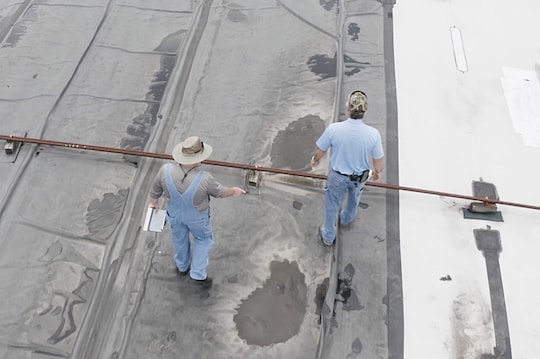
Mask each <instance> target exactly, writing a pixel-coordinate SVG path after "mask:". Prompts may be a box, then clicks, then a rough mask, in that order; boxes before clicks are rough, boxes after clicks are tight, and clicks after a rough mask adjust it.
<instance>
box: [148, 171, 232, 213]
mask: <svg viewBox="0 0 540 359" xmlns="http://www.w3.org/2000/svg"><path fill="white" fill-rule="evenodd" d="M165 166H167V165H166V164H165V165H163V166H162V167H161V168H160V170H159V172H158V174H157V175H156V178H155V179H154V182H153V183H152V188H151V190H150V198H153V199H158V198H160V197H161V196H163V197H164V198H165V199H166V200H167V201H169V200H170V198H171V196H170V194H169V190H168V189H167V181H166V179H165ZM199 172H201V167H200V166H199V167H192V168H189V167H181V166H180V165H179V164H178V163H173V164H172V166H171V177H172V180H173V183H174V185H175V186H176V189H178V191H179V192H180V193H184V192H185V191H186V190H187V188H188V187H189V185H190V184H191V182H193V181H194V180H195V177H197V175H198V174H199ZM186 174H187V175H186ZM226 192H227V187H225V186H223V185H221V184H220V183H219V182H218V181H216V179H215V178H214V176H212V175H211V174H210V173H209V172H206V171H204V175H203V178H202V179H201V183H200V184H199V188H197V192H195V196H194V197H193V205H194V206H195V208H197V209H198V210H199V211H204V210H207V209H208V207H209V206H210V196H212V197H216V198H223V197H225V193H226Z"/></svg>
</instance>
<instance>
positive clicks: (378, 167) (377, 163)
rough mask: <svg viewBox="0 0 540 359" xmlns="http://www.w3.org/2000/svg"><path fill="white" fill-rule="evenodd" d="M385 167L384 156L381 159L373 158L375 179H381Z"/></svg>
mask: <svg viewBox="0 0 540 359" xmlns="http://www.w3.org/2000/svg"><path fill="white" fill-rule="evenodd" d="M383 169H384V157H381V158H379V159H375V158H374V159H373V181H378V180H380V179H381V175H382V171H383Z"/></svg>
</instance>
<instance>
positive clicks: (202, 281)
mask: <svg viewBox="0 0 540 359" xmlns="http://www.w3.org/2000/svg"><path fill="white" fill-rule="evenodd" d="M191 280H192V281H193V283H195V284H197V285H200V286H202V287H210V286H211V285H212V278H210V277H206V278H205V279H195V278H191Z"/></svg>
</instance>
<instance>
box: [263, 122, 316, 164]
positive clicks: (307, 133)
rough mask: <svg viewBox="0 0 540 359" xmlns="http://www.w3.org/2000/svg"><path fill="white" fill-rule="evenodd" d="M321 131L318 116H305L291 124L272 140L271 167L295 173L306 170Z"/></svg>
mask: <svg viewBox="0 0 540 359" xmlns="http://www.w3.org/2000/svg"><path fill="white" fill-rule="evenodd" d="M323 131H324V121H323V120H322V119H321V118H320V117H319V116H315V115H307V116H304V117H301V118H299V119H298V120H296V121H293V122H291V123H290V124H289V126H287V128H286V129H285V130H282V131H279V132H278V134H277V136H276V138H275V139H274V143H273V144H272V151H271V153H270V156H271V157H272V164H273V166H274V167H279V168H284V167H286V168H290V169H292V170H297V171H301V170H306V169H308V168H309V166H310V159H311V155H312V154H313V150H314V148H315V141H317V139H318V138H319V136H320V135H321V133H323Z"/></svg>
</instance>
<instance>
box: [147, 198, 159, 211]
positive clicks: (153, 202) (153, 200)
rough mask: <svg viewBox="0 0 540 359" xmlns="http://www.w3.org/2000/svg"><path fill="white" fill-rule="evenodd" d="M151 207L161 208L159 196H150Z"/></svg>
mask: <svg viewBox="0 0 540 359" xmlns="http://www.w3.org/2000/svg"><path fill="white" fill-rule="evenodd" d="M148 207H150V208H155V209H159V201H158V199H157V198H150V204H149V205H148Z"/></svg>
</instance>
